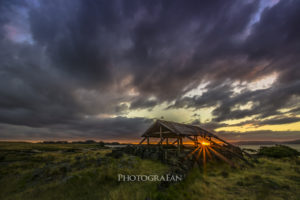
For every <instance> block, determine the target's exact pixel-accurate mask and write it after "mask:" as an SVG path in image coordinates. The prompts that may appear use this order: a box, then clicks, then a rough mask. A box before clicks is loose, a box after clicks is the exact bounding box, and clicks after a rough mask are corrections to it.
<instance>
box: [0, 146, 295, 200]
mask: <svg viewBox="0 0 300 200" xmlns="http://www.w3.org/2000/svg"><path fill="white" fill-rule="evenodd" d="M110 152H111V150H110V149H103V148H101V147H100V146H98V145H97V144H31V143H7V142H2V143H0V186H1V187H0V199H1V200H2V199H3V200H6V199H11V200H26V199H41V200H43V199H51V200H52V199H55V200H60V199H72V200H73V199H74V200H76V199H97V200H99V199H112V200H122V199H128V200H129V199H130V200H134V199H141V200H145V199H182V200H185V199H195V200H196V199H220V200H221V199H230V200H231V199H234V200H238V199H241V200H242V199H243V200H246V199H257V200H263V199H270V200H276V199H294V200H299V199H300V159H299V157H298V158H281V159H275V158H266V157H260V158H259V159H258V161H257V162H255V163H254V167H247V168H244V169H232V168H230V167H229V166H228V165H226V164H224V163H221V162H218V163H208V165H207V166H206V170H205V171H203V170H199V168H194V169H193V170H191V171H190V172H189V174H187V176H186V179H185V180H184V181H182V182H180V183H176V184H172V185H171V186H169V187H162V186H161V184H160V183H159V182H118V174H157V175H163V174H166V173H168V170H169V167H168V166H167V165H164V164H161V163H160V162H156V161H151V160H143V159H140V158H138V157H135V156H131V155H124V156H122V157H121V158H113V157H109V156H106V154H107V153H110Z"/></svg>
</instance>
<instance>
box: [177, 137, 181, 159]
mask: <svg viewBox="0 0 300 200" xmlns="http://www.w3.org/2000/svg"><path fill="white" fill-rule="evenodd" d="M177 149H178V155H179V153H180V139H179V137H178V138H177Z"/></svg>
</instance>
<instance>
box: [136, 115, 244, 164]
mask: <svg viewBox="0 0 300 200" xmlns="http://www.w3.org/2000/svg"><path fill="white" fill-rule="evenodd" d="M142 137H143V139H142V140H141V142H140V143H139V144H140V145H141V144H143V143H146V144H147V145H148V146H151V145H150V144H153V142H152V141H150V139H151V138H156V140H157V139H158V140H159V141H158V143H155V144H156V145H159V146H160V147H161V148H166V147H168V146H170V145H176V146H177V151H178V154H179V153H183V154H185V157H186V158H189V157H192V158H193V159H194V160H195V162H198V164H199V160H200V159H201V160H203V163H205V162H206V160H207V159H213V158H218V159H221V160H223V161H225V162H227V163H228V164H230V165H231V166H233V167H235V166H236V165H235V163H234V162H233V161H232V158H238V159H240V160H243V161H245V162H247V160H246V159H245V158H244V156H243V153H245V152H243V151H242V150H241V149H240V148H239V147H236V146H234V145H232V144H230V143H229V142H226V141H225V140H223V139H221V138H219V137H218V136H216V135H215V134H213V133H211V132H209V131H207V130H205V129H203V128H201V127H199V126H193V125H188V124H181V123H176V122H171V121H165V120H157V121H156V122H155V123H154V124H152V125H151V126H150V127H149V128H148V129H147V130H146V131H145V133H144V134H143V135H142ZM184 139H186V140H188V141H189V143H188V142H185V143H184V142H183V140H184Z"/></svg>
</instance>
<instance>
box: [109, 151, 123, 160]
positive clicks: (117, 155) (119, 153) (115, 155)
mask: <svg viewBox="0 0 300 200" xmlns="http://www.w3.org/2000/svg"><path fill="white" fill-rule="evenodd" d="M106 156H109V157H113V158H116V159H118V158H121V157H122V156H123V152H122V151H120V150H117V149H116V150H114V149H113V150H112V152H111V153H107V154H106Z"/></svg>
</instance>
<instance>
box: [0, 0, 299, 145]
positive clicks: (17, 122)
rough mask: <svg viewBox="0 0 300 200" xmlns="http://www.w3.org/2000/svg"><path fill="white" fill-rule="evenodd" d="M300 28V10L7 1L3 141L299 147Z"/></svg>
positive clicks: (142, 1)
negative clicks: (162, 129)
mask: <svg viewBox="0 0 300 200" xmlns="http://www.w3.org/2000/svg"><path fill="white" fill-rule="evenodd" d="M299 24H300V1H298V0H294V1H293V0H281V1H279V0H261V1H256V0H245V1H241V0H226V1H224V0H219V1H217V0H216V1H212V0H210V1H199V0H189V1H183V0H151V1H150V0H149V1H148V0H130V1H125V0H97V1H96V0H63V1H62V0H43V1H38V0H0V139H1V140H49V139H67V140H77V139H97V140H98V139H99V140H100V139H101V140H120V141H125V140H137V139H139V136H140V134H141V133H142V132H143V131H144V130H145V129H146V128H147V126H149V125H150V124H151V123H152V122H153V119H155V118H158V119H160V118H164V119H165V120H171V121H177V122H184V123H191V124H197V125H201V126H203V127H205V128H207V129H209V130H211V131H214V132H215V133H218V134H219V135H220V136H222V137H224V138H227V139H229V140H292V139H300V101H299V100H300V26H299Z"/></svg>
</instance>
